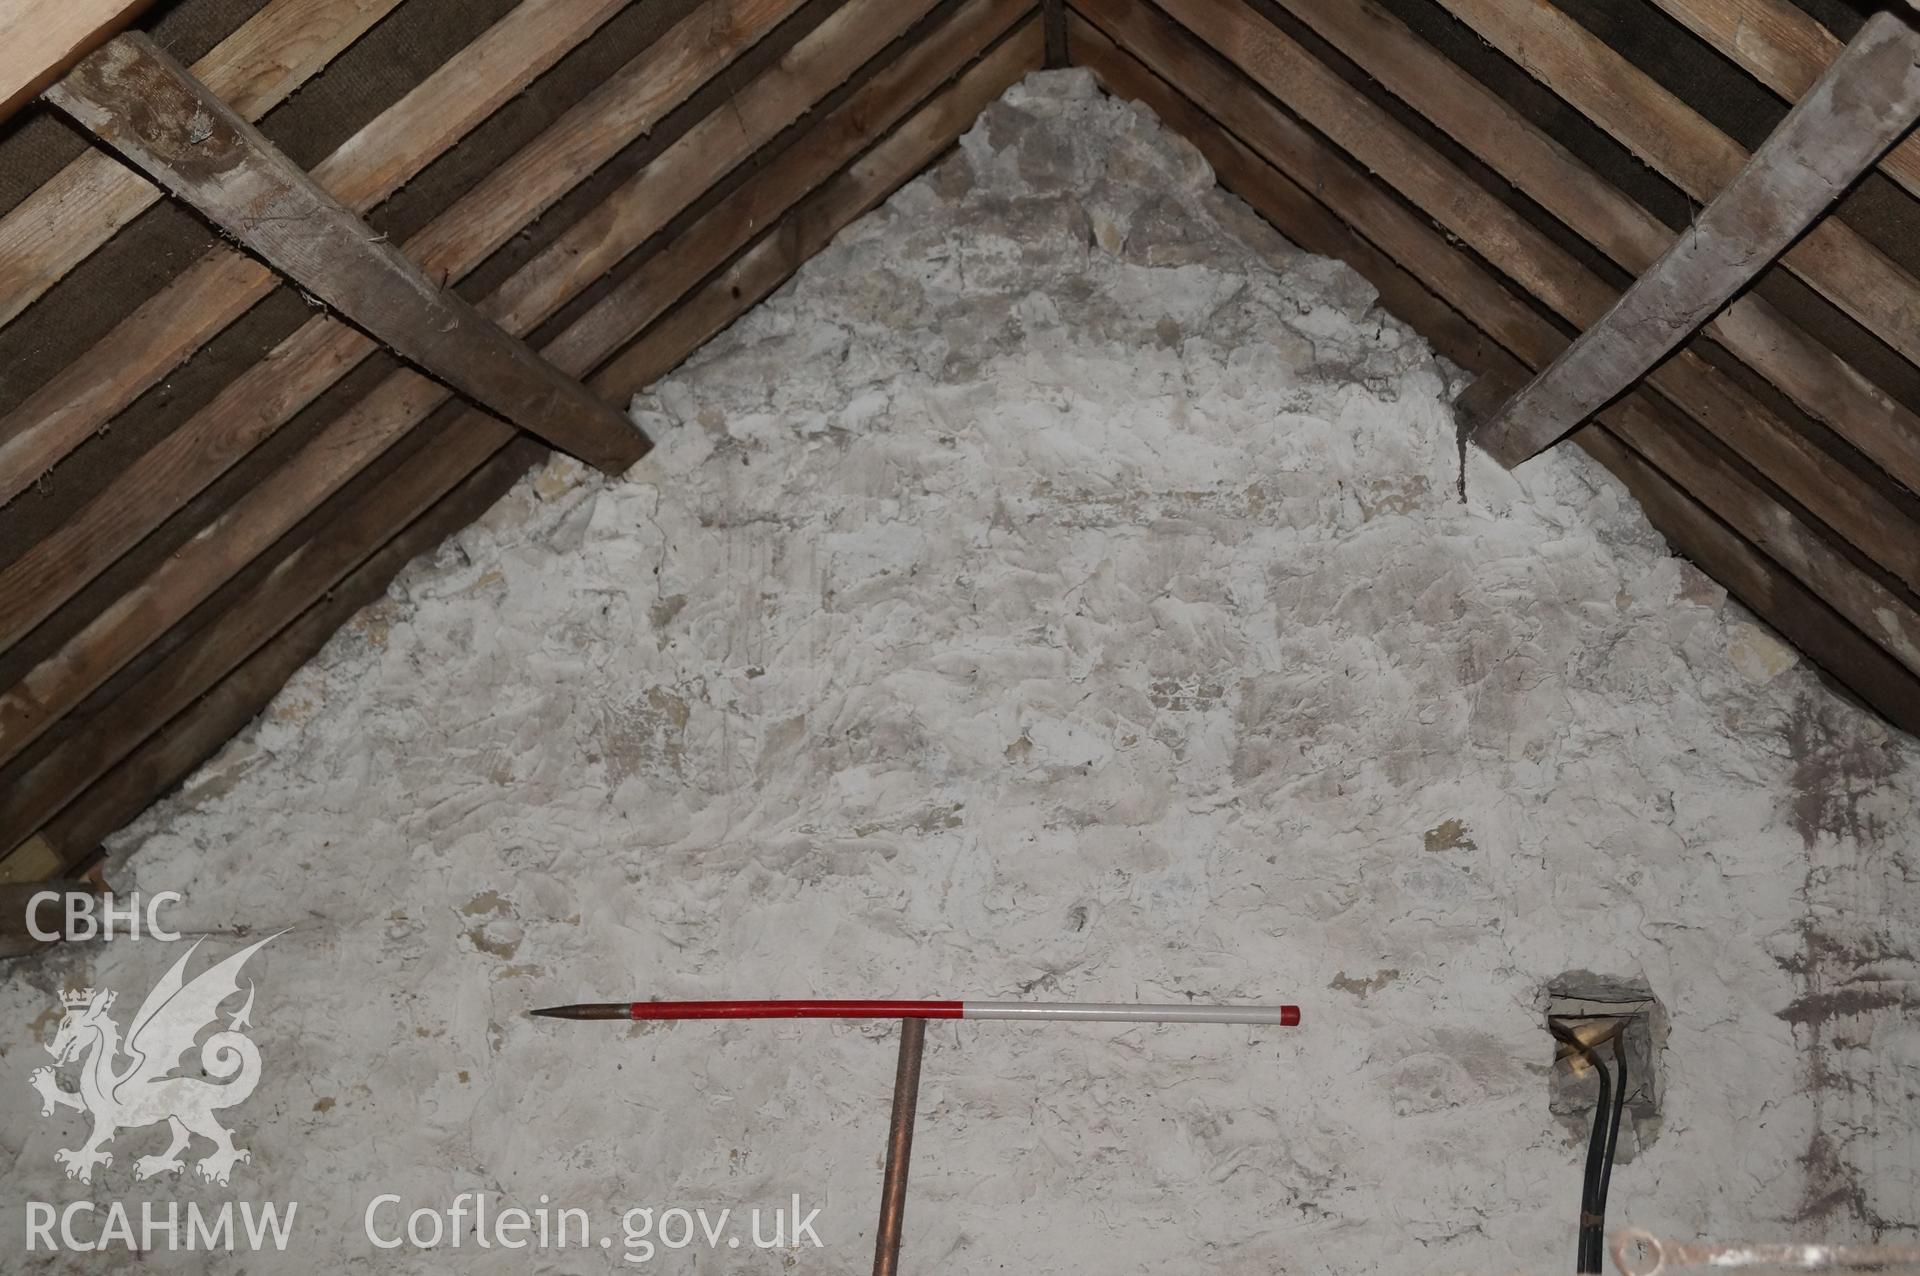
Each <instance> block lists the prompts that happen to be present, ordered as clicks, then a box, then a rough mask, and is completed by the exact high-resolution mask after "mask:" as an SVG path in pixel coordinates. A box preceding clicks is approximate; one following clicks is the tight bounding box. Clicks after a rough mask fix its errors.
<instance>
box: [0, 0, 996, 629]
mask: <svg viewBox="0 0 1920 1276" xmlns="http://www.w3.org/2000/svg"><path fill="white" fill-rule="evenodd" d="M782 2H783V3H790V2H791V0H782ZM931 8H932V0H910V2H908V3H901V2H900V0H855V2H854V3H852V4H849V5H848V6H847V7H846V8H844V9H842V10H840V11H839V12H838V13H836V14H835V15H833V16H832V17H831V18H829V19H828V20H827V21H826V22H823V23H822V24H821V25H820V26H819V27H817V28H815V29H814V31H812V32H810V33H809V34H808V36H807V37H806V38H805V39H803V40H801V41H799V42H798V43H796V44H795V45H794V47H793V48H791V49H789V50H788V51H787V53H786V54H785V56H783V57H782V58H781V59H780V60H779V61H778V62H777V63H776V64H775V65H774V66H772V67H770V68H768V70H767V71H765V72H764V73H762V74H761V75H760V76H758V77H756V78H755V80H754V82H753V83H752V84H750V85H748V86H747V87H746V88H745V89H743V90H742V91H741V92H740V93H738V94H736V95H735V98H734V100H733V101H732V102H731V103H730V104H729V105H728V107H727V108H726V109H723V110H720V111H716V112H714V113H713V114H712V115H710V116H709V117H708V118H707V119H706V120H703V121H702V122H701V123H699V124H697V125H695V126H694V127H693V128H692V129H689V130H688V131H687V133H685V134H684V135H682V136H681V137H680V138H679V139H677V140H676V141H675V142H674V144H673V145H672V146H670V147H668V148H667V149H666V150H665V151H663V152H662V153H661V154H660V155H658V156H657V157H655V159H654V160H653V162H652V163H651V164H649V165H648V166H647V167H646V168H645V169H644V170H642V171H641V172H640V173H639V174H638V175H636V176H635V177H634V178H632V179H631V180H630V181H628V182H627V183H626V184H625V185H624V186H622V187H621V188H620V189H618V190H616V191H615V192H614V193H613V194H611V195H609V196H608V198H607V199H606V200H605V201H604V202H603V203H602V204H601V205H600V206H599V207H597V208H595V209H594V210H593V211H591V212H590V213H588V214H587V215H586V216H585V217H584V218H582V219H581V221H580V222H579V223H577V224H576V225H574V226H572V227H570V228H569V229H568V230H567V231H566V233H565V234H563V235H562V236H560V238H559V239H557V240H556V241H555V242H554V243H553V244H551V245H549V246H548V248H547V249H546V251H545V252H544V253H543V254H542V255H541V257H540V259H539V260H538V261H536V262H534V263H532V264H530V265H529V266H528V267H526V268H524V269H522V270H520V271H518V272H516V273H515V274H514V275H513V276H512V277H511V278H509V279H508V280H507V281H506V282H505V283H503V284H502V285H501V286H500V288H499V289H497V290H496V291H495V293H494V295H493V296H492V297H490V298H489V299H488V300H487V301H486V302H484V303H483V310H484V313H486V314H487V315H488V316H490V317H491V318H492V319H493V320H494V321H495V322H498V323H500V324H502V325H503V326H505V327H506V328H507V329H508V331H510V332H514V333H517V334H518V333H525V332H529V331H531V330H532V329H533V327H534V326H535V325H536V324H538V323H539V322H541V321H542V320H544V319H545V318H546V317H547V316H548V315H549V314H551V313H552V312H553V311H554V310H555V309H557V308H558V307H559V306H560V305H561V304H562V302H564V301H565V300H566V299H567V298H569V297H571V296H572V295H573V294H574V293H575V292H577V291H578V290H579V289H580V288H582V287H584V286H585V284H586V283H587V282H589V281H591V280H592V279H593V278H594V277H595V276H597V275H599V274H601V273H603V272H605V271H606V270H607V269H609V268H611V267H612V266H613V265H614V264H615V263H616V262H618V261H619V260H620V259H621V258H622V257H624V256H626V255H627V254H628V253H629V252H631V251H633V250H634V249H635V248H637V247H639V246H640V245H641V244H642V243H644V242H645V241H646V240H647V238H649V237H650V236H651V235H653V234H654V233H655V232H656V231H658V230H659V229H660V228H661V227H663V226H665V225H666V224H667V222H668V221H669V220H670V219H671V218H672V217H673V216H674V215H675V214H677V213H678V212H679V211H680V210H681V209H683V208H685V207H686V206H687V204H688V203H689V202H691V201H692V200H693V199H695V198H697V197H699V196H700V195H701V194H702V193H703V192H705V191H706V190H707V189H709V188H710V187H711V186H712V185H713V183H715V182H716V181H718V180H719V179H720V178H721V177H723V176H725V175H726V174H727V173H728V172H730V171H732V170H733V169H734V168H735V167H736V166H737V165H739V164H740V163H741V162H743V161H744V160H745V159H746V158H747V157H748V156H749V155H751V154H752V153H753V151H754V150H755V149H756V148H758V147H759V146H761V145H763V144H765V143H766V142H768V141H771V140H772V139H773V138H774V137H776V136H777V135H778V134H779V133H780V132H781V131H782V130H783V129H785V128H786V127H787V125H788V124H789V123H791V121H792V120H793V119H794V118H796V117H798V116H800V115H802V114H804V113H805V112H806V111H807V110H808V109H810V108H811V107H812V106H813V104H814V103H816V102H818V101H820V100H821V99H822V98H824V97H825V96H826V95H827V94H828V93H829V92H830V91H831V90H832V89H833V88H834V87H835V86H837V85H839V84H840V83H842V82H843V81H845V80H846V79H847V77H848V76H850V75H851V74H852V73H853V72H854V71H855V70H857V69H858V68H859V66H860V65H861V64H862V63H863V62H865V61H866V60H867V59H868V58H869V57H871V56H872V55H873V54H874V53H876V52H878V51H879V50H881V49H883V48H884V47H885V46H886V45H887V44H888V43H889V42H891V41H892V40H893V39H895V38H897V37H898V36H900V35H901V34H902V33H904V32H906V31H907V30H908V29H909V28H911V26H912V25H913V23H914V21H915V20H916V19H918V18H919V17H921V16H923V15H924V14H925V13H926V12H927V11H928V10H929V9H931ZM1012 8H1013V0H975V2H974V3H971V4H969V5H968V6H967V7H965V8H964V9H963V10H962V11H961V13H960V14H958V15H956V20H955V24H954V25H953V26H952V27H950V28H949V29H950V30H954V31H957V32H959V33H961V35H962V37H963V38H964V37H965V36H966V35H967V34H968V33H970V32H972V31H973V30H974V29H975V28H976V27H979V28H980V29H988V28H991V29H993V30H999V29H1001V28H1002V27H1003V26H1004V25H1005V23H1006V22H1009V21H1011V17H1010V14H1011V12H1012ZM778 12H779V10H778V9H777V8H774V7H769V6H767V5H766V4H765V3H764V0H755V7H741V6H737V5H733V6H730V7H725V8H721V9H717V10H713V11H709V10H702V11H701V12H700V13H696V14H695V15H694V17H695V18H702V21H703V25H701V26H699V27H696V28H692V29H690V30H688V31H687V32H686V34H684V35H680V36H674V37H671V40H670V43H669V44H668V47H667V48H664V49H662V48H660V47H659V46H658V45H656V46H655V47H654V48H652V49H649V50H648V51H647V52H646V53H644V54H642V55H641V56H640V57H638V58H636V59H634V61H633V62H632V63H630V64H629V67H628V69H627V71H625V72H623V73H622V74H621V75H620V76H618V77H616V80H615V81H611V82H609V88H611V89H613V90H615V91H613V92H606V91H600V90H596V92H595V93H594V94H593V95H592V96H590V97H589V98H588V99H587V100H585V101H583V102H582V103H581V104H580V105H579V106H577V107H575V108H574V110H572V111H570V112H569V113H568V114H567V115H566V116H565V117H563V118H562V119H561V120H560V121H559V122H557V123H556V124H555V125H554V127H553V128H551V129H548V130H547V131H545V132H543V133H542V134H541V135H540V137H538V138H536V139H535V140H534V141H533V142H531V143H530V144H529V145H528V146H527V147H526V148H524V149H523V150H522V151H521V152H519V155H518V156H517V157H516V158H515V159H513V160H510V161H509V162H508V163H507V164H505V165H503V166H502V167H501V168H499V169H497V170H496V171H495V172H494V173H493V174H492V175H491V176H490V177H489V178H488V179H487V180H485V181H483V182H482V183H481V184H480V185H479V186H477V187H476V188H475V189H474V191H473V192H472V193H470V194H469V195H468V196H467V197H465V198H463V199H461V200H460V201H458V202H457V203H455V204H454V205H453V206H452V207H450V208H449V209H447V211H446V212H444V213H443V214H441V216H440V217H438V218H435V219H434V221H433V222H432V223H430V224H429V226H428V227H427V228H426V229H425V230H424V231H422V233H421V234H420V235H417V236H415V237H414V239H412V240H410V241H409V242H408V243H407V245H406V249H405V250H406V252H407V253H408V255H409V256H411V257H413V258H414V259H415V260H417V261H420V262H421V263H422V264H423V266H425V268H426V269H427V270H428V271H429V272H431V273H433V274H435V275H442V274H444V275H446V276H447V277H448V278H450V279H455V280H457V279H459V278H460V277H462V276H464V275H465V274H466V273H467V272H468V271H469V270H471V269H473V268H474V267H475V266H477V265H479V264H480V263H481V262H482V261H484V260H485V259H486V258H487V256H488V255H489V254H491V253H492V252H493V251H494V250H495V249H497V248H498V247H499V246H500V244H501V243H502V242H504V240H505V239H506V237H507V236H508V235H509V234H510V233H511V231H512V228H511V227H509V226H508V225H507V222H508V221H510V220H512V217H520V218H524V219H531V218H532V217H533V216H535V215H537V213H538V211H539V210H540V209H542V208H545V207H546V206H547V205H548V204H550V203H551V202H552V201H553V200H555V199H557V198H559V194H560V192H561V190H563V189H564V186H563V183H564V185H565V186H571V185H572V184H573V183H575V182H577V181H579V180H581V179H583V178H584V177H585V175H586V172H585V167H584V166H585V165H586V164H588V163H591V162H598V161H603V160H604V159H605V158H607V157H609V156H611V155H612V154H613V153H615V152H616V151H617V150H619V149H620V148H621V147H622V146H624V145H625V144H626V143H628V142H631V141H632V140H633V138H634V137H635V136H637V135H638V133H637V130H642V129H644V128H645V127H648V126H650V125H651V123H652V122H653V121H654V119H655V116H654V115H653V114H652V113H643V114H639V115H635V114H633V113H631V109H630V104H631V98H630V97H629V96H628V94H627V93H625V92H624V90H625V89H626V88H629V87H632V85H631V84H629V83H628V82H629V81H630V80H638V79H641V78H644V79H645V81H646V82H648V83H649V84H651V85H653V86H654V90H655V92H656V94H657V93H658V89H659V85H660V84H662V83H674V84H677V85H679V86H680V88H679V93H680V94H681V95H682V96H683V95H684V94H685V93H688V92H691V91H692V85H693V83H694V82H695V79H696V77H699V78H702V79H704V78H705V77H707V76H710V75H712V74H715V73H717V72H718V70H719V69H720V67H721V66H724V65H725V64H726V63H727V62H730V61H731V60H732V57H733V56H735V55H736V54H737V53H738V52H739V51H742V50H743V48H744V46H743V45H741V44H740V41H743V40H748V39H752V38H758V36H760V35H763V34H764V33H765V32H766V30H767V29H769V27H770V26H771V23H772V20H773V19H774V17H775V16H776V15H777V13H778ZM703 15H704V17H703ZM721 18H727V19H728V20H729V21H730V22H731V23H733V24H734V25H732V26H729V27H727V28H726V29H728V30H730V31H733V32H734V35H733V36H732V38H731V40H730V41H729V42H728V43H726V44H723V45H718V46H713V45H704V46H703V45H701V44H700V43H698V42H697V41H696V40H695V39H693V38H692V37H693V35H694V34H695V33H696V32H704V31H710V30H713V29H714V28H713V27H712V26H711V25H707V24H709V23H711V22H713V21H717V20H719V19H721ZM689 20H691V19H689ZM983 24H984V25H983ZM682 25H683V26H684V23H683V24H682ZM678 30H680V28H676V31H678ZM637 70H644V71H646V72H647V73H648V74H647V75H645V76H644V77H638V76H635V75H633V74H631V73H632V72H635V71H637ZM653 100H654V103H655V106H654V108H653V109H654V110H655V111H659V110H664V109H668V104H669V103H677V102H678V101H679V100H680V97H677V96H676V97H667V98H661V97H658V96H656V97H655V98H654V99H653ZM562 152H564V153H566V154H567V155H568V156H570V157H571V159H572V160H573V161H574V162H577V163H579V164H580V165H581V166H582V167H580V168H577V169H576V168H571V167H565V166H559V165H556V164H550V163H546V162H545V161H547V160H550V159H552V157H553V156H555V155H556V154H558V153H562ZM523 157H524V159H525V161H526V162H523ZM502 209H507V210H510V212H511V216H510V217H503V216H502V215H501V210H502ZM241 260H248V259H245V258H242V259H241ZM249 264H251V263H250V262H249ZM373 349H374V346H373V344H372V343H371V342H369V341H368V340H367V339H366V338H365V337H364V336H362V335H361V334H360V333H358V332H356V331H355V330H353V329H352V328H350V327H348V326H346V325H345V324H341V323H338V322H336V321H334V320H332V319H329V318H326V317H319V318H315V319H314V320H312V321H310V322H308V323H307V324H306V325H305V326H304V327H302V328H301V329H300V330H298V331H297V332H295V333H294V334H293V335H292V336H290V337H288V338H287V339H286V340H285V341H283V342H282V343H281V344H280V345H279V346H278V347H276V348H275V350H274V351H273V352H272V353H271V354H270V355H269V356H268V357H267V359H265V360H263V361H262V362H261V363H260V364H258V365H256V366H255V367H253V368H251V369H249V370H247V371H246V372H244V373H242V374H241V375H240V376H239V377H238V378H236V379H235V380H234V381H233V382H232V384H230V385H229V386H228V387H227V388H226V389H225V390H223V391H222V392H221V393H220V394H219V395H218V396H217V397H216V398H215V399H214V400H213V401H212V402H210V403H208V404H207V405H206V406H205V407H203V408H202V409H201V410H200V411H199V412H197V413H195V414H194V415H193V416H192V417H191V418H189V419H188V420H187V421H186V422H184V423H183V424H181V425H180V426H179V427H178V428H176V429H175V430H174V431H173V433H172V434H170V435H169V436H168V437H167V438H165V439H163V440H162V441H161V442H160V443H159V444H157V445H155V446H154V447H153V448H152V449H151V450H149V451H148V452H147V454H146V455H145V456H144V457H142V458H141V460H140V461H139V462H138V463H137V464H136V465H135V466H133V467H131V468H130V469H129V470H128V471H127V472H126V473H125V474H123V475H122V476H121V477H120V478H118V479H117V480H115V481H114V482H113V483H112V484H110V485H109V486H108V487H107V489H106V490H104V491H102V492H101V493H100V495H99V496H97V497H95V498H94V499H93V500H92V501H90V502H89V503H88V504H87V505H86V506H85V507H83V508H82V509H81V510H79V511H77V512H76V513H75V514H74V516H73V517H72V518H71V519H69V520H68V521H67V522H66V523H65V524H63V525H62V526H60V527H59V528H57V529H55V531H53V532H52V533H51V534H50V535H48V536H47V537H45V538H43V539H42V540H41V541H40V542H38V543H37V544H35V545H34V546H33V547H31V548H30V549H28V550H27V551H26V552H25V553H24V554H22V555H21V557H20V558H19V559H18V560H16V561H15V562H14V563H12V564H10V565H8V567H7V568H6V569H5V570H4V571H0V649H4V648H5V647H6V646H7V645H9V644H11V643H12V642H14V641H17V639H18V638H19V637H20V635H22V634H24V633H26V632H27V631H28V630H29V629H31V628H32V627H33V626H34V625H36V624H38V623H40V621H42V620H44V619H45V618H46V617H47V616H48V615H51V614H52V612H53V610H54V609H55V608H56V607H58V606H59V605H60V604H61V603H63V602H64V601H65V600H66V599H68V598H70V597H72V596H73V595H74V594H75V593H76V592H78V590H79V589H80V588H81V587H82V586H83V585H84V584H86V582H87V581H89V580H91V579H93V578H94V577H95V576H97V575H98V574H99V573H100V572H101V571H104V570H105V569H106V567H107V566H108V565H109V564H111V563H112V562H113V561H114V560H115V559H116V558H118V557H119V556H120V555H121V554H123V553H125V552H126V551H127V550H128V549H129V548H131V547H132V546H133V545H135V544H136V543H138V542H139V540H140V539H141V538H142V537H144V536H145V535H147V534H148V533H149V532H150V531H152V530H153V529H154V528H156V527H158V526H159V525H160V524H161V523H162V522H164V521H165V520H166V519H167V518H168V517H170V516H171V515H172V514H173V513H174V511H176V510H178V509H179V508H180V507H181V506H182V505H184V504H185V503H186V502H187V500H189V499H190V498H191V497H192V496H193V495H194V494H196V493H198V492H200V491H201V490H203V489H204V488H205V487H206V485H207V484H209V483H211V482H212V481H213V480H214V479H216V478H218V477H219V476H220V475H221V474H222V473H224V472H225V471H226V469H227V468H228V467H229V466H230V465H232V464H233V463H234V462H235V461H236V460H238V459H239V458H240V457H241V456H244V455H245V454H246V453H247V451H248V450H250V449H251V448H252V447H254V446H255V445H256V444H258V443H259V442H260V440H262V439H264V438H265V437H266V436H267V435H268V434H270V433H271V432H272V431H273V430H275V429H278V428H279V427H280V426H281V425H282V424H284V423H285V422H287V421H288V420H291V419H292V418H293V416H294V415H295V414H296V413H297V412H299V411H300V410H301V409H302V408H304V407H305V406H306V405H307V404H309V403H311V402H312V401H313V400H314V399H315V398H317V397H318V396H319V395H320V394H322V393H323V392H324V391H325V390H326V389H327V388H328V387H330V386H332V385H333V384H334V383H335V382H336V381H338V380H339V379H340V378H341V377H342V376H345V375H346V374H347V372H349V371H351V370H352V369H353V368H354V367H356V366H358V364H359V363H360V361H361V360H363V359H364V358H366V357H367V355H369V354H371V353H372V351H373Z"/></svg>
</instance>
